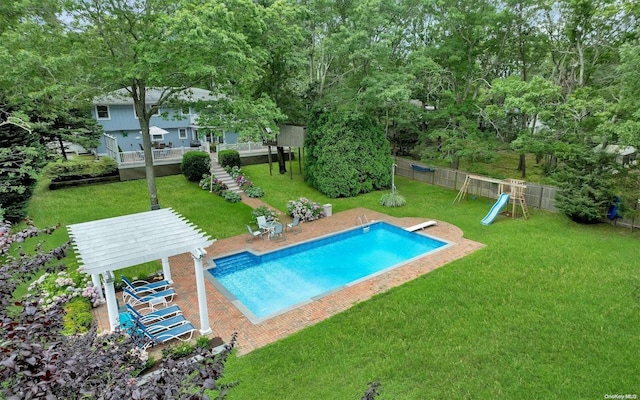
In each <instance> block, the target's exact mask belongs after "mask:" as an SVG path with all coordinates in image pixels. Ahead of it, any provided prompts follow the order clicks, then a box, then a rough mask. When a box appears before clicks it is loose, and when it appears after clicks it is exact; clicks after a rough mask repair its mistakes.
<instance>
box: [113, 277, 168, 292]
mask: <svg viewBox="0 0 640 400" xmlns="http://www.w3.org/2000/svg"><path fill="white" fill-rule="evenodd" d="M120 278H122V283H124V285H125V286H126V287H127V288H128V289H129V290H131V291H132V292H135V293H137V294H141V293H147V292H161V291H163V290H166V289H169V288H171V283H169V281H166V280H161V281H157V282H148V281H141V280H139V281H134V282H131V281H130V280H129V279H127V277H126V276H124V275H121V276H120Z"/></svg>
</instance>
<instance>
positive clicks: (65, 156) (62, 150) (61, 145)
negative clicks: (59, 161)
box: [58, 135, 67, 161]
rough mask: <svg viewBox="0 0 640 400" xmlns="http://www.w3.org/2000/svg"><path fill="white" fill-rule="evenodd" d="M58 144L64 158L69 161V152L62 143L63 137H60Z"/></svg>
mask: <svg viewBox="0 0 640 400" xmlns="http://www.w3.org/2000/svg"><path fill="white" fill-rule="evenodd" d="M58 143H59V144H60V151H61V152H62V158H63V159H64V160H65V161H67V152H66V151H65V150H64V143H62V136H60V135H58Z"/></svg>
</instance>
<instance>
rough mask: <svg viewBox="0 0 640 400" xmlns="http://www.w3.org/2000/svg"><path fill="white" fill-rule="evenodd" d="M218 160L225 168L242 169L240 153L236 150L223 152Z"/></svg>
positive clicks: (219, 154)
mask: <svg viewBox="0 0 640 400" xmlns="http://www.w3.org/2000/svg"><path fill="white" fill-rule="evenodd" d="M218 160H219V161H220V166H221V167H223V168H225V167H238V168H240V153H238V152H237V151H236V150H222V151H221V152H220V153H218Z"/></svg>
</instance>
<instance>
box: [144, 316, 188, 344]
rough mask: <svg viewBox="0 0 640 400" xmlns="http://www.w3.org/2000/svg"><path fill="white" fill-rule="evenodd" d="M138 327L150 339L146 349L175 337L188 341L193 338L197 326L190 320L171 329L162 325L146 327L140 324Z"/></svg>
mask: <svg viewBox="0 0 640 400" xmlns="http://www.w3.org/2000/svg"><path fill="white" fill-rule="evenodd" d="M138 329H139V331H140V332H141V333H142V334H143V335H144V336H145V337H146V338H148V339H150V342H148V343H146V344H145V345H144V348H145V349H146V348H147V347H149V346H152V345H153V344H163V343H166V342H168V341H170V340H173V339H178V340H181V341H183V342H186V341H187V340H191V338H192V337H193V332H195V331H196V328H195V327H194V326H193V325H192V324H191V323H190V322H187V323H184V324H181V325H178V326H174V327H172V328H169V329H165V328H164V327H162V326H160V325H157V326H154V325H152V326H150V327H146V326H144V325H142V324H138ZM187 335H188V336H187Z"/></svg>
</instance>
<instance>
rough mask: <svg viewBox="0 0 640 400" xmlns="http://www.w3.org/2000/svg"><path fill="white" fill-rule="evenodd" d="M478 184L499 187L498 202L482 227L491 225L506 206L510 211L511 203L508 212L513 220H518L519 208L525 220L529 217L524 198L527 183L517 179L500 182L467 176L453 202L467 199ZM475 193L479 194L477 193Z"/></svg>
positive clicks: (484, 220)
mask: <svg viewBox="0 0 640 400" xmlns="http://www.w3.org/2000/svg"><path fill="white" fill-rule="evenodd" d="M478 182H489V183H494V184H497V185H498V195H497V197H498V200H497V201H496V202H495V203H494V204H493V206H492V207H491V209H490V210H489V213H488V214H487V215H486V216H485V217H484V218H483V219H482V221H480V223H481V224H482V225H489V224H491V223H492V222H493V221H494V220H495V219H496V217H497V216H498V214H500V211H501V210H502V209H503V208H504V207H505V206H507V210H508V209H509V206H508V205H509V203H510V204H511V205H512V208H511V211H507V213H509V214H510V215H511V217H512V218H516V209H517V208H518V206H519V208H520V210H522V217H523V218H524V219H527V218H528V217H529V211H528V210H527V202H526V201H525V198H524V191H525V189H526V188H527V185H526V184H525V181H521V180H517V179H504V180H499V179H493V178H487V177H484V176H478V175H467V177H466V178H465V180H464V183H463V184H462V187H461V188H460V191H459V192H458V195H457V196H456V198H455V199H454V200H453V202H454V203H455V202H456V201H458V202H460V201H462V199H463V198H466V196H467V194H468V193H469V189H470V187H471V188H473V187H474V185H477V184H478ZM475 192H476V193H477V191H475Z"/></svg>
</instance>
